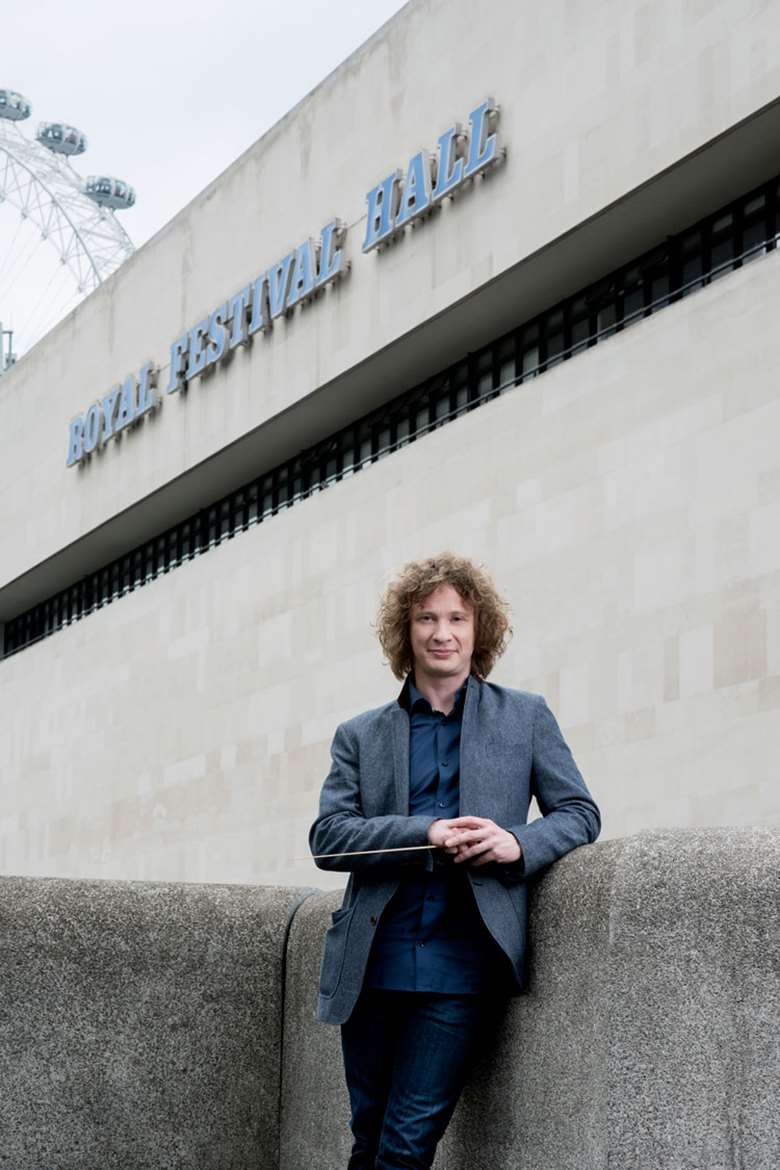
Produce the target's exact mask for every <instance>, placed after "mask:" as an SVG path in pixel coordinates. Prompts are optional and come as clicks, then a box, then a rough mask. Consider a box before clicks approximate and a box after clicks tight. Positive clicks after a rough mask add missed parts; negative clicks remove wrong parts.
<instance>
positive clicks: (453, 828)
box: [428, 817, 522, 866]
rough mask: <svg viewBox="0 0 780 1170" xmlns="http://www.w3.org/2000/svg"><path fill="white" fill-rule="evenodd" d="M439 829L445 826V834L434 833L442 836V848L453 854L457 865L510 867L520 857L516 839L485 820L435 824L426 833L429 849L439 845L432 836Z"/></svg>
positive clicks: (471, 818) (473, 819)
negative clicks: (490, 862)
mask: <svg viewBox="0 0 780 1170" xmlns="http://www.w3.org/2000/svg"><path fill="white" fill-rule="evenodd" d="M439 825H441V826H446V830H445V829H442V830H440V831H437V833H436V837H437V838H438V837H439V835H441V844H442V845H443V846H444V848H445V849H446V850H447V852H448V853H454V854H455V864H456V865H457V864H459V863H460V862H463V861H467V862H469V864H471V865H473V866H478V865H487V863H488V862H489V861H497V862H498V863H499V864H500V865H510V864H511V863H512V862H513V861H519V860H520V858H521V856H522V850H521V848H520V844H519V842H518V840H517V837H515V836H514V834H512V833H510V832H508V831H507V830H506V829H502V828H501V826H500V825H497V824H496V822H495V821H491V820H489V819H488V818H487V817H454V818H453V819H452V820H449V821H445V820H441V821H434V822H433V824H432V825H431V827H430V828H429V830H428V840H429V841H430V842H431V844H432V845H438V844H439V841H438V840H434V839H433V837H432V835H431V834H432V833H433V831H434V830H436V829H438V826H439Z"/></svg>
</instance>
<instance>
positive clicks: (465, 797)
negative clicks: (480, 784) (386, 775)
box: [390, 674, 484, 816]
mask: <svg viewBox="0 0 780 1170" xmlns="http://www.w3.org/2000/svg"><path fill="white" fill-rule="evenodd" d="M407 681H408V680H407ZM483 682H484V679H482V678H480V677H479V675H476V674H470V675H469V677H468V679H467V681H466V700H465V702H464V704H463V721H462V723H461V731H460V815H461V816H477V815H479V813H478V797H479V794H478V792H477V791H476V789H475V783H476V782H477V778H478V776H479V752H480V747H479V732H478V729H477V719H478V710H479V700H480V694H481V691H482V683H483ZM390 714H391V718H392V720H393V765H394V770H395V796H396V804H397V811H398V812H399V813H400V814H401V816H408V815H409V687H408V686H407V682H404V685H403V687H402V689H401V693H400V695H399V696H398V701H397V703H394V704H393V705H392V706H391V708H390Z"/></svg>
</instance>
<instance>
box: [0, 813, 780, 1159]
mask: <svg viewBox="0 0 780 1170" xmlns="http://www.w3.org/2000/svg"><path fill="white" fill-rule="evenodd" d="M779 862H780V832H778V831H773V830H767V829H756V830H750V829H739V830H736V829H735V830H710V831H699V832H661V833H659V832H656V833H647V834H641V835H639V836H637V837H630V838H625V839H623V840H618V841H608V842H605V843H603V844H597V845H593V846H588V847H585V848H582V849H578V850H576V851H575V852H574V853H571V854H569V856H568V857H566V858H564V859H563V860H562V861H560V862H558V863H557V864H556V865H555V866H554V867H553V868H552V869H551V870H550V871H549V872H548V873H547V874H546V875H545V876H544V877H543V878H542V879H541V880H540V881H539V882H538V883H536V887H535V890H534V894H533V898H532V919H531V923H532V947H531V951H530V955H529V987H528V992H527V993H526V994H524V995H522V996H520V997H518V998H516V999H513V1000H512V1001H511V1003H510V1005H509V1008H508V1011H507V1014H506V1017H505V1019H504V1021H503V1025H502V1028H501V1031H500V1034H499V1037H498V1039H497V1043H496V1044H495V1046H494V1047H493V1048H492V1050H491V1051H490V1052H489V1053H487V1054H486V1056H485V1058H484V1059H483V1061H482V1063H481V1065H480V1067H479V1068H478V1070H477V1072H476V1074H475V1076H474V1078H473V1082H472V1084H471V1085H470V1086H469V1088H468V1089H467V1091H466V1093H465V1094H464V1097H463V1099H462V1101H461V1104H460V1106H459V1108H458V1111H457V1113H456V1115H455V1118H454V1120H453V1122H452V1125H451V1126H450V1130H449V1132H448V1134H447V1137H446V1139H445V1141H444V1143H443V1144H442V1147H441V1149H440V1151H439V1155H438V1157H437V1161H436V1166H437V1168H439V1170H444V1168H446V1170H467V1168H468V1170H483V1168H484V1170H487V1168H488V1167H490V1170H495V1168H497V1167H500V1168H501V1170H575V1168H576V1170H604V1168H605V1167H607V1166H613V1165H614V1166H619V1167H620V1168H621V1170H659V1168H664V1170H665V1168H669V1170H721V1168H722V1170H731V1168H732V1167H733V1168H734V1170H736V1168H737V1167H740V1168H744V1170H776V1168H777V1166H778V1165H780V1113H779V1111H778V1110H777V1100H778V1099H780V1028H778V1026H777V1021H778V1018H779V1016H780V897H779V895H780V876H779V875H780V865H779V864H778V863H779ZM339 898H340V894H320V893H317V892H316V891H309V890H298V889H280V888H273V887H248V886H197V885H173V884H155V883H142V882H138V883H136V882H98V881H90V882H79V881H64V880H48V879H29V878H0V1083H2V1086H3V1092H2V1097H1V1098H0V1164H3V1165H7V1166H9V1167H11V1168H12V1170H54V1168H55V1167H56V1170H96V1168H97V1167H100V1168H101V1170H104V1168H105V1170H108V1168H109V1167H117V1168H121V1170H146V1168H149V1170H151V1168H152V1167H154V1170H159V1168H160V1167H162V1166H166V1167H168V1166H170V1167H176V1170H190V1168H192V1170H195V1168H196V1167H197V1170H312V1168H316V1170H343V1167H344V1166H345V1165H346V1161H347V1154H348V1149H349V1135H348V1131H347V1126H346V1118H347V1100H346V1092H345V1090H344V1087H343V1083H342V1073H341V1057H340V1050H339V1034H338V1029H337V1028H333V1027H329V1026H327V1025H323V1024H318V1023H315V1021H314V1006H315V1001H316V989H317V972H318V967H319V955H320V949H321V944H322V937H323V935H324V932H325V929H326V927H327V925H329V923H330V912H331V911H332V910H333V909H334V908H335V906H336V905H337V904H338V901H339Z"/></svg>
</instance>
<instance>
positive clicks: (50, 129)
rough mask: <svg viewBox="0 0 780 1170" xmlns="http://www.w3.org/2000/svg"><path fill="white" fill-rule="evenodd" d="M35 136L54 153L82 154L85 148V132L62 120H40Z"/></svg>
mask: <svg viewBox="0 0 780 1170" xmlns="http://www.w3.org/2000/svg"><path fill="white" fill-rule="evenodd" d="M35 137H36V138H37V139H38V141H39V142H40V144H41V146H45V147H47V148H48V149H49V150H52V151H54V153H55V154H83V153H84V151H85V150H86V149H87V136H86V134H84V133H83V132H82V131H81V130H77V129H76V127H75V126H67V125H66V124H65V123H64V122H41V124H40V125H39V127H38V133H37V134H36V135H35Z"/></svg>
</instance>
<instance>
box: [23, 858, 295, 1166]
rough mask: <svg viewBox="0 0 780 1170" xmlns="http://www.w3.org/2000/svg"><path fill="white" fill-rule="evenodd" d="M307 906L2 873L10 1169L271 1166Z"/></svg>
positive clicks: (291, 898) (270, 894)
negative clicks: (285, 1016) (286, 1023)
mask: <svg viewBox="0 0 780 1170" xmlns="http://www.w3.org/2000/svg"><path fill="white" fill-rule="evenodd" d="M302 897H305V891H302V890H297V889H282V888H273V887H246V886H217V885H214V886H200V885H184V884H170V885H166V884H162V883H145V882H115V881H67V880H51V879H34V878H10V877H5V878H0V1085H1V1086H2V1091H1V1092H0V1167H4V1168H5V1167H7V1168H8V1170H162V1168H166V1170H168V1168H170V1170H173V1168H174V1167H175V1168H176V1170H274V1168H275V1167H276V1166H277V1162H278V1136H279V1133H278V1121H279V1088H280V1072H281V1067H280V1066H281V1037H282V1004H283V981H282V972H283V966H284V949H285V943H286V937H287V929H288V923H289V920H290V917H291V915H292V913H293V912H294V909H295V907H296V905H297V904H298V903H299V902H300V900H301V898H302Z"/></svg>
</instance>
